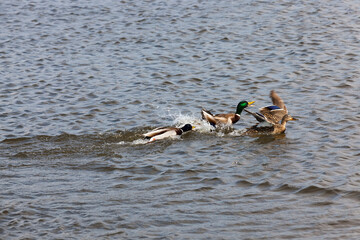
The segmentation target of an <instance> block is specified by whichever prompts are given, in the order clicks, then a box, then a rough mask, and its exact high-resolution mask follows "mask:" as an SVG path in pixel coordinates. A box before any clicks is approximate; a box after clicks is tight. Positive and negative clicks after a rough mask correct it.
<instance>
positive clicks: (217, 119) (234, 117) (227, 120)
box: [201, 101, 254, 127]
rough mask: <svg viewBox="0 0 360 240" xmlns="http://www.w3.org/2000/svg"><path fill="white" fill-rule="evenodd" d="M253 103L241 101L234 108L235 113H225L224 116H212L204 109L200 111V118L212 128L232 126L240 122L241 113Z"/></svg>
mask: <svg viewBox="0 0 360 240" xmlns="http://www.w3.org/2000/svg"><path fill="white" fill-rule="evenodd" d="M253 103H254V101H253V102H247V101H241V102H239V103H238V105H237V107H236V112H235V113H226V114H216V115H214V114H212V113H211V112H210V111H208V110H206V109H204V108H203V109H202V110H201V116H202V118H203V119H204V120H206V121H208V122H209V123H210V124H211V125H212V126H214V127H216V125H219V124H223V125H228V126H230V125H232V124H234V123H236V122H238V121H239V120H240V114H241V112H242V111H243V110H244V109H245V108H246V107H248V106H249V105H251V104H253Z"/></svg>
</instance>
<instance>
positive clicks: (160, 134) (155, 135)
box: [143, 124, 195, 142]
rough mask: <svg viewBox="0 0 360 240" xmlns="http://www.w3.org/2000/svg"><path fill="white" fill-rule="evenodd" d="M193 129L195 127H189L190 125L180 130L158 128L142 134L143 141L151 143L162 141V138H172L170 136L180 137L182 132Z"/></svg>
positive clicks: (175, 128)
mask: <svg viewBox="0 0 360 240" xmlns="http://www.w3.org/2000/svg"><path fill="white" fill-rule="evenodd" d="M193 128H195V127H193V126H191V124H185V125H184V126H183V127H181V128H177V127H160V128H156V129H154V130H152V131H150V132H148V133H145V134H143V136H144V137H145V139H150V140H149V142H152V141H155V140H160V139H164V138H168V137H172V136H177V135H178V136H180V135H181V134H183V133H184V132H187V131H190V130H192V129H193Z"/></svg>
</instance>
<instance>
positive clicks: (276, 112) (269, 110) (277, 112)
mask: <svg viewBox="0 0 360 240" xmlns="http://www.w3.org/2000/svg"><path fill="white" fill-rule="evenodd" d="M270 98H271V100H272V102H273V105H270V106H266V107H262V108H260V109H259V112H256V113H254V112H251V111H249V110H247V109H245V111H246V112H247V113H250V114H251V115H253V117H254V118H255V119H256V120H257V121H258V122H260V123H262V122H267V123H269V124H271V125H275V124H278V123H279V122H280V121H281V120H282V118H283V117H284V116H285V115H286V114H288V110H287V108H286V106H285V103H284V101H283V100H282V99H281V98H280V96H279V95H278V94H277V93H276V92H275V91H274V90H271V91H270Z"/></svg>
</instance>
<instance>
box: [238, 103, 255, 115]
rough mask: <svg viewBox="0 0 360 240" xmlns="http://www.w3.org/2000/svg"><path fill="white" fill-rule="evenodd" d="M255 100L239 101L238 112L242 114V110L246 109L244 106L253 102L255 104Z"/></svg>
mask: <svg viewBox="0 0 360 240" xmlns="http://www.w3.org/2000/svg"><path fill="white" fill-rule="evenodd" d="M254 102H255V101H252V102H247V101H241V102H239V104H238V105H237V107H236V114H239V115H240V114H241V112H242V111H243V110H244V108H246V107H248V106H250V105H251V104H253V103H254Z"/></svg>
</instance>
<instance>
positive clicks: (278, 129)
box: [244, 114, 297, 135]
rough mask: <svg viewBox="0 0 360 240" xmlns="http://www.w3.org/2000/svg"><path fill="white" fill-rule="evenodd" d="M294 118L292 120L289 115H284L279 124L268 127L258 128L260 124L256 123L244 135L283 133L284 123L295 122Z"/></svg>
mask: <svg viewBox="0 0 360 240" xmlns="http://www.w3.org/2000/svg"><path fill="white" fill-rule="evenodd" d="M295 120H297V119H296V118H293V117H292V116H290V115H289V114H285V115H284V116H283V117H282V119H281V123H276V124H273V125H270V126H260V125H261V123H258V124H256V125H254V126H252V127H251V128H249V129H248V130H247V131H246V132H245V133H244V135H257V134H266V135H275V134H280V133H284V132H285V130H286V123H287V122H288V121H295Z"/></svg>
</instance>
